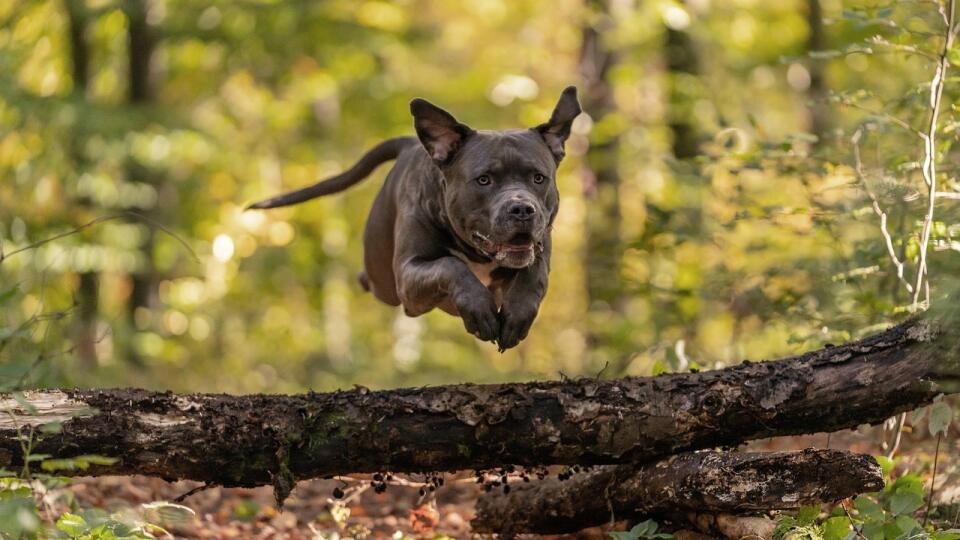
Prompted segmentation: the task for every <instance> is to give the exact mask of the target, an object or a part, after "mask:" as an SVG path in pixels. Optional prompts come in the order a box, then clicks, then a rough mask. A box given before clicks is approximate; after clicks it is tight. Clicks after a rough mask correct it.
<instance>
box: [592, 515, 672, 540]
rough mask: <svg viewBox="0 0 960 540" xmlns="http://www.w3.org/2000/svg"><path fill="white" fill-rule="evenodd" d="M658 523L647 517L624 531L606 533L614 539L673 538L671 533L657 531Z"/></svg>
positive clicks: (659, 539) (663, 539) (651, 539)
mask: <svg viewBox="0 0 960 540" xmlns="http://www.w3.org/2000/svg"><path fill="white" fill-rule="evenodd" d="M658 528H659V525H657V522H656V521H654V520H652V519H648V520H646V521H641V522H640V523H637V524H636V525H634V526H633V528H631V529H630V530H629V531H625V532H619V531H614V532H608V533H607V535H608V536H610V538H613V539H614V540H673V535H672V534H668V533H658V532H657V529H658Z"/></svg>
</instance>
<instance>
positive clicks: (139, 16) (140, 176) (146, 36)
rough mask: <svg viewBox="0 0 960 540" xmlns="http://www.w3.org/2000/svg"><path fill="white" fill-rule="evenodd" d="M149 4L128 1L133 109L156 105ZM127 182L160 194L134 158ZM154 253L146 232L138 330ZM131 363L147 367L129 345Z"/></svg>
mask: <svg viewBox="0 0 960 540" xmlns="http://www.w3.org/2000/svg"><path fill="white" fill-rule="evenodd" d="M148 7H149V0H124V3H123V11H124V13H125V14H126V16H127V24H128V30H127V49H128V52H127V54H128V56H127V60H128V62H127V70H128V77H129V81H128V87H127V101H128V102H129V104H130V105H131V106H134V107H137V106H144V105H148V104H149V103H150V102H151V101H153V86H152V84H151V81H150V78H151V67H152V62H153V51H154V45H155V36H154V35H153V33H152V31H151V28H150V25H149V23H148V22H147V11H148ZM127 161H128V163H127V167H126V169H127V178H128V180H141V181H148V182H150V183H152V184H154V186H155V187H156V188H157V191H158V193H159V188H160V186H159V182H157V181H155V179H153V178H151V173H149V172H147V171H144V170H143V169H142V168H141V167H139V166H138V165H137V164H136V163H135V162H134V161H133V157H132V156H128V157H127ZM141 211H143V212H144V213H145V214H147V215H148V216H149V217H151V218H153V219H156V218H157V216H156V215H154V214H155V212H154V209H153V208H143V209H141ZM153 250H154V231H153V228H152V227H150V228H147V229H146V239H145V240H144V241H143V244H142V245H141V246H140V252H141V253H142V254H143V268H141V269H140V270H138V271H136V272H134V273H133V274H132V275H131V276H130V280H131V291H130V297H129V299H128V301H127V314H128V322H129V325H130V328H132V329H136V328H137V323H136V314H137V309H138V308H141V307H143V308H149V307H150V306H151V305H152V304H153V303H154V296H155V294H156V287H157V278H156V275H155V274H156V272H155V268H154V260H153ZM126 348H127V351H126V356H127V359H128V360H129V361H130V362H131V363H133V364H135V365H141V364H143V360H142V359H141V358H140V355H139V353H138V352H137V351H136V350H135V349H134V348H133V345H132V343H128V344H126Z"/></svg>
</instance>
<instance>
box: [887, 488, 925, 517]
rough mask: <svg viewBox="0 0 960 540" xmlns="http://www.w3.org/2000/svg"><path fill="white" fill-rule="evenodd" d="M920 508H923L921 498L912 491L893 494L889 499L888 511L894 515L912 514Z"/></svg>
mask: <svg viewBox="0 0 960 540" xmlns="http://www.w3.org/2000/svg"><path fill="white" fill-rule="evenodd" d="M921 506H923V497H921V496H920V495H918V494H917V493H915V492H913V491H901V492H898V493H894V494H893V497H891V498H890V511H891V512H893V514H894V515H900V514H909V513H913V512H916V511H917V510H918V509H919V508H920V507H921Z"/></svg>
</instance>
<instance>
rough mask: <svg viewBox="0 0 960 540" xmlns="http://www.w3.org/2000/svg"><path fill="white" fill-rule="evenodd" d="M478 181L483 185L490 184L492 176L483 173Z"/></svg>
mask: <svg viewBox="0 0 960 540" xmlns="http://www.w3.org/2000/svg"><path fill="white" fill-rule="evenodd" d="M477 183H478V184H480V185H481V186H489V185H490V177H489V176H487V175H485V174H481V175H480V176H478V177H477Z"/></svg>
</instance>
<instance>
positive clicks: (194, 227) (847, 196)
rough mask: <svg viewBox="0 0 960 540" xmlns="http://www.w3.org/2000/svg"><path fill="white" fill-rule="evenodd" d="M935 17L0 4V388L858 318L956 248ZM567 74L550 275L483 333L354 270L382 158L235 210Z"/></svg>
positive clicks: (838, 326)
mask: <svg viewBox="0 0 960 540" xmlns="http://www.w3.org/2000/svg"><path fill="white" fill-rule="evenodd" d="M951 7H952V6H951ZM951 16H952V15H951V14H950V13H948V12H947V10H946V7H945V6H944V5H942V4H939V3H936V2H932V1H909V2H884V1H880V2H860V1H851V2H848V1H842V2H841V1H839V0H794V1H780V2H761V1H757V0H735V1H723V2H721V1H712V2H711V1H709V0H689V1H687V2H684V3H678V2H673V1H666V0H648V1H635V0H556V1H549V2H546V1H542V0H471V1H465V2H429V1H425V0H396V1H374V0H325V1H307V0H287V1H279V0H276V1H270V0H229V1H228V0H220V1H210V2H196V1H188V0H129V1H126V0H124V1H118V0H0V241H2V249H3V253H4V255H0V389H2V390H6V389H10V388H14V387H34V386H54V385H80V386H93V385H96V386H108V385H136V386H144V387H149V388H159V389H171V390H179V391H187V390H203V391H224V392H259V391H267V392H297V391H304V390H307V389H315V390H330V389H334V388H337V387H350V386H351V385H353V384H361V385H365V386H368V387H373V388H383V387H394V386H401V385H421V384H441V383H451V382H461V381H474V382H492V381H510V380H526V379H532V378H556V377H557V376H558V372H562V373H563V374H565V375H567V376H571V377H573V376H579V375H596V374H597V373H598V372H601V370H602V376H604V377H612V376H618V375H624V374H631V375H649V374H651V373H658V372H662V371H683V370H687V369H691V368H709V367H715V366H722V365H729V364H731V363H738V362H740V361H742V360H743V359H747V358H749V359H752V360H759V359H764V358H770V357H776V356H782V355H788V354H793V353H797V352H801V351H805V350H809V349H812V348H815V347H819V346H823V345H824V344H826V343H838V342H842V341H845V340H848V339H851V338H855V337H859V336H861V335H863V334H865V333H868V332H871V331H874V330H876V329H877V328H879V327H882V326H884V325H886V324H889V323H891V322H893V321H895V320H897V319H899V318H902V317H904V316H906V315H907V314H909V313H910V312H912V311H915V310H917V309H922V308H923V307H925V305H926V303H927V298H928V296H927V278H928V277H929V284H930V296H929V297H930V298H934V299H936V297H937V294H938V293H941V292H943V286H944V283H945V281H946V280H945V277H946V276H950V275H956V272H957V270H958V264H960V257H958V256H957V253H956V252H957V250H960V239H958V238H956V237H957V236H958V235H960V220H958V218H960V216H958V213H957V212H956V210H957V206H958V205H960V200H958V199H960V193H956V192H957V191H960V185H958V182H957V181H956V176H955V173H956V163H957V154H956V152H955V151H953V150H952V143H953V142H954V141H955V140H956V138H957V134H958V131H957V130H956V127H957V126H958V125H960V123H958V122H960V115H958V111H957V108H956V107H955V106H954V103H955V102H956V97H957V94H958V87H957V85H956V84H955V82H956V81H957V80H958V77H960V75H958V74H957V73H954V72H951V71H946V72H941V74H942V75H943V77H941V79H942V82H943V83H944V84H943V96H942V102H941V99H939V98H938V99H937V100H936V103H933V102H932V100H931V81H934V82H936V74H937V73H938V67H937V66H938V65H939V64H940V63H941V56H942V55H943V54H945V53H944V50H943V47H944V39H943V36H944V25H945V20H947V19H948V18H949V17H951ZM946 54H947V56H946V58H947V60H952V61H953V62H954V63H957V60H960V58H958V55H957V53H956V50H955V49H954V50H951V51H947V52H946ZM568 84H576V85H577V86H578V87H579V89H580V95H581V99H582V102H583V105H584V109H585V111H586V114H585V115H583V116H581V117H580V118H579V119H578V121H577V122H576V124H575V126H574V135H573V137H572V138H571V140H570V141H569V142H568V158H567V159H566V160H565V161H564V163H563V164H562V166H561V169H560V174H559V179H558V181H559V184H560V192H561V195H562V202H561V210H560V215H559V218H558V221H557V223H556V226H555V229H554V239H555V247H554V250H555V256H554V262H553V269H552V272H551V284H550V289H549V293H548V295H547V298H546V300H545V302H544V305H543V308H542V310H541V313H540V316H539V318H538V320H537V322H536V323H535V325H534V327H533V330H532V331H531V335H530V337H529V338H528V339H527V340H526V341H525V342H523V343H522V344H521V345H520V346H519V347H518V348H517V349H514V350H511V351H508V352H507V353H505V354H502V355H501V354H499V353H497V351H496V347H495V345H492V344H488V343H481V342H478V341H476V340H475V339H473V338H472V337H471V336H469V335H467V334H466V333H465V332H464V330H463V328H462V324H461V322H460V321H459V320H458V319H455V318H452V317H449V316H447V315H445V314H443V313H430V314H428V315H427V316H424V317H421V318H418V319H410V318H406V317H405V316H403V314H402V313H401V312H400V310H399V309H395V308H389V307H386V306H383V305H381V304H379V303H377V302H376V301H375V300H374V299H373V297H372V296H370V295H369V294H365V293H363V292H362V291H361V289H360V288H359V287H358V286H357V284H356V281H355V275H356V273H357V272H358V271H359V270H360V269H361V255H362V244H361V240H360V238H361V232H362V227H363V223H364V220H365V218H366V214H367V210H368V208H369V206H370V203H371V201H372V198H373V196H374V195H375V193H376V191H377V189H378V188H379V185H380V183H381V180H382V178H383V176H384V174H385V169H386V167H384V169H382V170H380V171H378V172H377V173H376V174H374V175H373V176H372V177H371V179H369V180H368V181H367V182H365V183H363V184H361V185H360V186H359V187H357V188H355V189H352V190H350V191H348V192H346V193H345V194H343V195H339V196H334V197H329V198H326V199H321V200H317V201H314V202H311V203H309V204H304V205H302V206H298V207H294V208H292V209H283V210H277V211H271V212H244V211H243V208H244V206H245V204H247V203H249V202H251V201H253V200H256V199H259V198H262V197H265V196H269V195H273V194H275V193H278V192H280V191H284V190H288V189H292V188H295V187H300V186H304V185H307V184H310V183H313V182H315V181H316V180H318V179H319V178H321V177H324V176H327V175H331V174H334V173H337V172H339V171H341V170H343V169H344V168H345V167H347V166H349V165H350V164H352V163H353V162H354V161H355V160H356V159H358V158H359V157H360V155H361V154H362V153H363V152H364V151H365V150H366V149H368V148H369V147H370V146H372V145H373V144H375V143H376V142H378V141H380V140H382V139H384V138H387V137H391V136H396V135H405V134H411V133H412V132H413V130H412V120H411V118H410V116H409V112H408V102H409V100H410V99H411V98H412V97H415V96H421V97H425V98H427V99H429V100H431V101H433V102H435V103H437V104H439V105H441V106H443V107H445V108H447V109H448V110H450V111H451V112H453V113H454V114H455V115H456V116H457V117H458V118H459V119H461V120H463V121H465V122H466V123H468V124H471V125H472V126H474V127H478V128H490V129H502V128H508V127H516V126H533V125H536V124H538V123H540V122H542V121H544V120H545V119H546V118H547V117H548V115H549V112H550V110H551V108H552V106H553V104H554V103H555V101H556V98H557V96H558V95H559V92H560V90H561V89H562V88H563V87H564V86H566V85H568ZM934 109H936V110H937V112H938V113H939V117H938V118H937V117H936V115H934V117H935V118H934V122H933V129H932V131H931V126H930V119H931V113H932V112H933V111H934ZM931 133H935V134H936V137H935V138H934V137H930V134H931ZM927 142H929V143H930V144H929V145H927V144H926V143H927ZM933 166H935V167H936V168H935V169H932V167H933ZM931 179H933V180H935V183H931V182H930V180H931ZM931 186H933V187H932V188H931ZM931 191H933V192H934V196H933V197H932V198H931V195H930V192H931ZM937 193H939V195H937ZM934 203H935V204H934ZM92 220H99V221H97V222H95V223H94V224H92V225H90V226H88V227H83V228H82V229H81V230H79V231H77V232H76V233H75V234H69V235H64V236H63V237H60V238H57V239H56V240H55V241H52V242H49V243H43V244H40V245H37V244H36V243H37V242H39V241H41V240H43V239H45V238H49V237H53V236H55V235H60V234H63V233H67V232H69V231H71V230H74V229H76V228H77V227H81V226H83V225H84V224H87V223H89V222H91V221H92ZM885 233H888V234H889V236H886V235H885ZM927 237H928V238H929V240H928V241H926V240H925V238H927ZM925 244H926V245H927V249H926V250H925V249H924V245H925ZM25 247H26V248H29V249H27V250H26V251H22V252H19V253H13V252H15V251H16V250H18V249H21V248H25ZM927 258H929V261H926V259H927ZM898 265H902V274H901V275H899V276H898ZM927 268H928V269H929V270H927ZM914 293H917V294H914Z"/></svg>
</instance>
